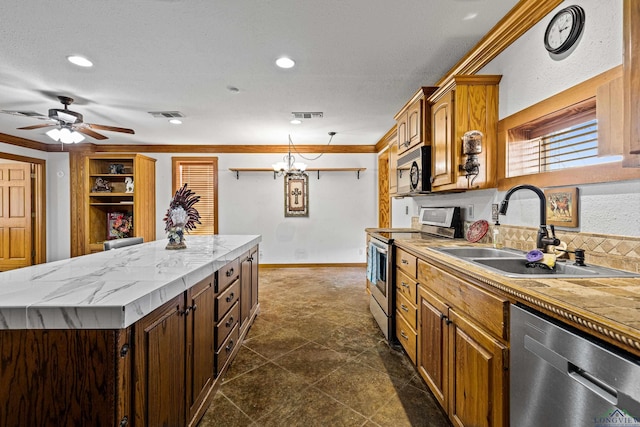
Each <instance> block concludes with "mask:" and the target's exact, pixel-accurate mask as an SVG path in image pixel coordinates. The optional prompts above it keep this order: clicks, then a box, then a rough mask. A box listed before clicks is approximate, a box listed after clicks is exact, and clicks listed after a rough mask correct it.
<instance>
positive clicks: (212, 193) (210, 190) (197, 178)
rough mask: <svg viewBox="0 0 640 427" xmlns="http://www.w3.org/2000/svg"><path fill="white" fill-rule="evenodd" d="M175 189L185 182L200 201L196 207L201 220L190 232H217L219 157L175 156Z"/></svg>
mask: <svg viewBox="0 0 640 427" xmlns="http://www.w3.org/2000/svg"><path fill="white" fill-rule="evenodd" d="M173 162H174V171H173V173H174V176H175V179H174V183H175V188H174V191H175V190H177V189H178V188H180V187H182V186H183V185H184V184H185V183H186V184H187V188H189V189H191V191H193V192H194V193H196V195H198V196H200V201H198V203H196V204H195V206H194V207H195V208H196V209H197V210H198V213H199V214H200V222H202V224H197V227H196V229H195V230H192V231H191V232H190V234H216V233H217V232H218V230H217V200H218V197H217V193H218V159H217V158H215V157H214V158H209V157H207V158H202V159H197V160H194V159H180V158H174V159H173Z"/></svg>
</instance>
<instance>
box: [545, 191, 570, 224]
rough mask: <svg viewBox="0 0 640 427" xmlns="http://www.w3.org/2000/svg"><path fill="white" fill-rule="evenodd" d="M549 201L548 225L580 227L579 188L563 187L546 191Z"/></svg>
mask: <svg viewBox="0 0 640 427" xmlns="http://www.w3.org/2000/svg"><path fill="white" fill-rule="evenodd" d="M544 195H545V198H546V199H547V212H546V216H547V224H548V225H555V226H560V227H577V226H578V188H577V187H561V188H551V189H547V190H544Z"/></svg>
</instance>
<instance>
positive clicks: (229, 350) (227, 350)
mask: <svg viewBox="0 0 640 427" xmlns="http://www.w3.org/2000/svg"><path fill="white" fill-rule="evenodd" d="M239 330H240V327H239V326H238V325H237V324H236V326H234V328H233V330H232V331H231V333H230V334H229V336H228V337H227V339H226V340H225V341H224V342H223V343H222V345H221V346H220V350H218V351H217V352H216V361H215V365H216V377H217V376H218V375H220V373H221V372H222V370H223V369H224V367H225V365H226V363H227V361H228V360H229V358H230V357H231V355H232V354H233V352H234V350H235V349H236V347H237V346H238V345H239V343H238V331H239Z"/></svg>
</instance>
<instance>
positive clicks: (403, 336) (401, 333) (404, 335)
mask: <svg viewBox="0 0 640 427" xmlns="http://www.w3.org/2000/svg"><path fill="white" fill-rule="evenodd" d="M400 335H401V336H402V338H404V339H405V340H408V339H409V336H408V335H407V334H405V332H404V331H400Z"/></svg>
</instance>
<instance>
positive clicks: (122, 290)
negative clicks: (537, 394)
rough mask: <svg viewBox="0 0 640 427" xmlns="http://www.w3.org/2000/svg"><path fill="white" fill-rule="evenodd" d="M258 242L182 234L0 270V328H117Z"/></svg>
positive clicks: (254, 237)
mask: <svg viewBox="0 0 640 427" xmlns="http://www.w3.org/2000/svg"><path fill="white" fill-rule="evenodd" d="M261 240H262V238H261V236H259V235H208V236H188V237H187V239H186V244H187V248H186V249H182V250H166V249H165V246H166V245H167V240H166V239H163V240H156V241H154V242H149V243H144V244H141V245H135V246H129V247H125V248H121V249H117V250H112V251H105V252H99V253H95V254H90V255H84V256H80V257H77V258H70V259H66V260H61V261H55V262H50V263H46V264H38V265H35V266H32V267H26V268H20V269H16V270H11V271H7V272H4V273H0V329H121V328H126V327H128V326H129V325H131V324H133V323H134V322H136V321H137V320H139V319H141V318H142V317H144V316H145V315H147V314H149V313H150V312H152V311H153V310H154V309H156V308H158V307H160V306H161V305H162V304H163V303H165V302H166V301H169V300H170V299H171V298H174V297H175V296H177V295H179V294H180V293H182V292H184V291H185V290H187V289H189V288H190V287H191V286H193V285H195V284H196V283H198V282H199V281H200V280H202V279H204V278H206V277H208V276H210V275H211V274H213V273H214V272H215V271H217V270H219V269H220V268H221V267H223V266H224V265H225V264H227V263H228V262H229V261H233V260H234V259H236V258H237V257H239V256H240V255H242V254H243V253H244V252H246V251H247V250H249V249H250V248H252V247H253V246H255V245H257V244H258V243H259V242H260V241H261Z"/></svg>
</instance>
